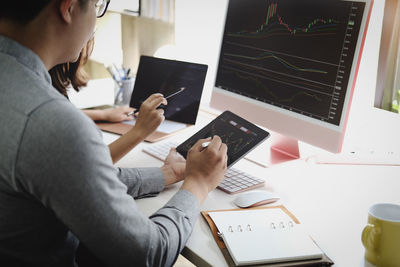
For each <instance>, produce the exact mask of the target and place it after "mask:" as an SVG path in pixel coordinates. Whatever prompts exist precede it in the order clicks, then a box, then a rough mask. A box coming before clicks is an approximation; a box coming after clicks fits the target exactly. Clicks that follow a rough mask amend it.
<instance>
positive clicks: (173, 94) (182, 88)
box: [126, 87, 186, 116]
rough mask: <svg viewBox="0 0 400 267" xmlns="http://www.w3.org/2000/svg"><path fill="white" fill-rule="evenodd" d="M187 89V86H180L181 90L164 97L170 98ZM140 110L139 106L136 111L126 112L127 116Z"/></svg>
mask: <svg viewBox="0 0 400 267" xmlns="http://www.w3.org/2000/svg"><path fill="white" fill-rule="evenodd" d="M185 89H186V88H185V87H181V88H179V91H176V92H174V93H172V94H170V95H167V96H166V97H164V98H165V99H168V98H170V97H173V96H175V95H177V94H179V93H180V92H182V91H183V90H185ZM139 110H140V107H139V108H138V109H137V110H134V111H131V112H129V113H128V114H126V116H131V115H133V114H135V113H138V112H139Z"/></svg>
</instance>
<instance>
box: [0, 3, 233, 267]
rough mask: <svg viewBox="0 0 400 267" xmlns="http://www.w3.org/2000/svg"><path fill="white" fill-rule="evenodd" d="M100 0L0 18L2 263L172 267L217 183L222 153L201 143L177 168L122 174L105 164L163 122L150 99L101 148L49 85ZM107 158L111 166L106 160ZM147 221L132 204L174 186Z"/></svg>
mask: <svg viewBox="0 0 400 267" xmlns="http://www.w3.org/2000/svg"><path fill="white" fill-rule="evenodd" d="M108 2H109V1H107V0H105V1H103V0H12V1H11V0H7V1H3V3H2V4H1V8H0V114H1V118H0V122H1V123H0V133H1V135H0V136H1V138H0V265H1V266H25V265H27V266H77V263H76V259H75V253H76V249H77V247H78V245H79V243H80V242H83V243H84V244H85V245H86V247H88V249H89V250H90V251H91V253H93V254H94V255H95V256H96V257H97V258H99V259H100V260H101V261H102V262H103V263H104V264H107V265H110V266H170V265H172V264H173V263H174V262H175V260H176V257H177V255H178V254H179V253H180V251H181V250H182V249H183V247H184V245H185V243H186V241H187V239H188V237H189V235H190V233H191V231H192V228H193V226H194V224H195V221H196V219H197V218H198V216H199V210H200V204H201V203H202V202H203V201H204V199H205V198H206V196H207V194H208V193H209V192H210V191H211V190H213V189H214V188H215V187H216V186H217V185H218V184H219V183H220V181H221V180H222V179H223V175H224V173H225V170H226V160H227V156H226V151H227V147H226V145H225V144H223V143H222V142H221V139H220V138H219V137H217V136H216V137H214V138H213V139H212V141H211V144H210V145H209V146H208V148H207V149H202V148H201V143H202V142H203V141H204V140H199V142H198V143H197V144H196V145H195V146H194V147H193V148H192V149H191V150H190V152H189V153H188V158H187V161H186V164H184V163H182V162H181V161H179V160H176V159H177V158H178V157H177V155H176V152H174V151H172V152H171V153H170V155H169V157H168V160H167V161H166V163H165V165H164V166H163V167H161V168H139V169H123V168H116V167H114V166H113V159H118V158H120V157H122V156H123V155H124V154H126V153H127V152H128V151H129V149H131V148H132V147H134V146H135V145H136V144H137V143H138V142H140V141H141V140H143V139H144V138H145V137H146V135H147V134H149V133H151V132H152V131H154V130H155V129H156V128H157V126H158V125H159V124H160V123H161V122H162V120H163V119H164V116H163V112H162V110H158V109H157V107H158V106H159V105H160V104H161V103H166V100H165V99H164V98H163V96H162V95H157V94H156V95H153V96H151V97H150V98H149V99H148V100H146V101H145V103H144V106H142V107H141V112H140V114H139V118H138V126H137V127H136V128H134V129H133V130H132V131H131V132H129V133H128V134H126V135H125V136H123V137H121V139H120V140H118V141H117V142H116V143H114V144H112V146H110V148H109V147H107V146H106V145H105V144H104V143H103V140H102V135H101V132H100V131H99V130H98V129H97V128H96V126H95V124H94V123H93V121H91V120H90V119H89V118H88V117H87V116H85V115H84V114H83V113H82V112H81V111H79V110H77V109H76V108H75V107H74V106H72V104H70V103H69V102H68V100H67V99H66V98H65V97H64V96H62V95H61V94H60V93H59V92H58V91H57V90H56V89H54V88H53V87H52V85H51V79H50V76H49V74H48V70H49V69H51V68H52V67H53V66H55V65H57V64H61V63H64V62H73V61H75V60H76V59H77V58H78V56H79V52H80V51H81V49H82V47H83V46H84V45H85V44H86V43H87V41H88V40H89V38H91V37H92V34H93V31H94V26H95V20H96V17H100V16H101V15H103V14H104V12H105V10H106V7H107V5H108ZM110 151H111V152H112V153H113V157H111V155H110ZM183 179H184V181H183V183H182V186H181V188H180V190H179V191H178V192H177V193H176V194H175V195H174V196H173V197H172V198H171V199H170V200H169V202H168V203H167V204H166V205H165V206H164V207H162V208H160V209H159V210H158V211H157V212H156V213H154V214H153V215H151V216H150V218H148V217H147V216H145V215H144V214H143V213H141V212H140V210H139V209H138V207H137V205H136V203H135V200H134V198H141V197H146V196H152V195H156V194H157V193H159V192H160V191H161V190H163V188H164V187H165V186H168V185H169V184H172V183H175V182H177V181H180V180H183Z"/></svg>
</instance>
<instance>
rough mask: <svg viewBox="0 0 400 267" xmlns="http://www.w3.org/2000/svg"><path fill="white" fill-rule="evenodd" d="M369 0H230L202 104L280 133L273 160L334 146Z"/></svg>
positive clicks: (341, 135)
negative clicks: (206, 101)
mask: <svg viewBox="0 0 400 267" xmlns="http://www.w3.org/2000/svg"><path fill="white" fill-rule="evenodd" d="M372 3H373V0H230V1H229V3H228V7H227V12H226V19H225V28H224V31H223V37H222V44H221V50H220V56H219V63H218V67H217V74H216V79H215V86H214V88H213V92H212V96H211V101H210V106H211V107H212V108H216V109H219V110H231V111H233V112H235V113H237V114H238V115H241V116H243V117H245V118H246V119H248V120H250V121H252V122H254V123H256V124H259V125H260V126H264V127H266V128H267V129H269V130H271V131H273V132H274V133H276V134H279V135H280V136H283V137H284V138H283V140H282V139H280V141H279V142H277V143H276V144H274V146H271V149H272V150H273V151H279V152H280V153H279V154H278V155H279V156H278V158H277V159H275V161H280V160H281V159H282V157H281V156H282V155H288V156H292V157H299V150H298V144H297V140H301V141H304V142H306V143H309V144H311V145H314V146H317V147H320V148H323V149H325V150H328V151H331V152H334V153H338V152H340V151H341V147H342V143H343V138H344V133H345V129H346V122H347V117H348V115H349V109H350V104H351V100H352V96H353V91H354V86H355V82H356V77H357V71H358V66H359V63H360V59H361V53H362V50H363V42H364V39H365V35H366V29H367V25H368V21H369V16H370V12H371V8H372ZM273 137H274V134H273V135H272V138H273ZM271 155H273V154H271ZM283 158H284V157H283ZM271 160H273V161H274V159H271Z"/></svg>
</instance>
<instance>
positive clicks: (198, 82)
mask: <svg viewBox="0 0 400 267" xmlns="http://www.w3.org/2000/svg"><path fill="white" fill-rule="evenodd" d="M207 69H208V67H207V65H204V64H198V63H191V62H184V61H178V60H169V59H163V58H156V57H149V56H141V57H140V61H139V67H138V71H137V74H136V79H135V85H134V87H133V92H132V97H131V101H130V104H129V105H130V106H131V107H133V108H139V107H140V105H141V104H142V103H143V101H145V100H146V99H147V98H148V97H149V96H150V95H152V94H154V93H161V94H163V95H164V96H168V95H172V94H174V93H176V92H178V91H180V89H181V88H184V90H182V92H179V93H178V94H174V95H173V96H172V97H170V98H168V100H167V101H168V105H167V106H165V107H163V109H164V116H165V119H167V120H171V121H176V122H181V123H186V124H195V123H196V118H197V113H198V111H199V105H200V100H201V95H202V92H203V86H204V81H205V78H206V74H207Z"/></svg>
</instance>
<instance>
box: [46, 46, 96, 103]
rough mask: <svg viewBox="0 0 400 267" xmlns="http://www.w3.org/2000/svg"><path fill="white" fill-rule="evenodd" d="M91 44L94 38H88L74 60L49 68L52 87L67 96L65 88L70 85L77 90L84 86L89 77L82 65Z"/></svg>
mask: <svg viewBox="0 0 400 267" xmlns="http://www.w3.org/2000/svg"><path fill="white" fill-rule="evenodd" d="M93 44H94V39H91V40H89V42H88V43H87V44H86V46H85V47H84V48H83V49H82V51H81V53H80V55H79V58H78V60H77V61H76V62H73V63H63V64H59V65H56V66H55V67H53V68H52V69H51V70H49V73H50V76H51V81H52V83H53V86H54V88H56V89H57V90H58V91H59V92H60V93H61V94H63V95H64V96H67V88H68V87H69V86H70V85H71V86H72V88H74V89H75V91H79V89H80V88H81V87H82V86H86V84H87V82H88V79H89V77H88V75H87V73H86V72H85V70H84V69H83V65H85V64H86V62H87V61H88V59H89V56H90V54H91V53H92V50H93Z"/></svg>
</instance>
